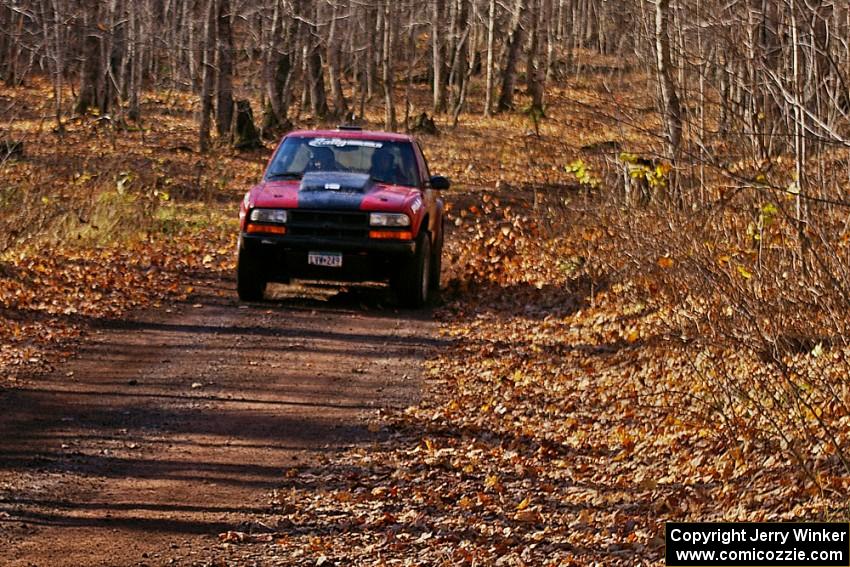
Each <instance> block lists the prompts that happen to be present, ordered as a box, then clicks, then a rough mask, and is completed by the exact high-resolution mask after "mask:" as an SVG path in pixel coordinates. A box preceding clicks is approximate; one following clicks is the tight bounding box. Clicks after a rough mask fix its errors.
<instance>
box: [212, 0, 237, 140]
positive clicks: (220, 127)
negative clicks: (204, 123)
mask: <svg viewBox="0 0 850 567" xmlns="http://www.w3.org/2000/svg"><path fill="white" fill-rule="evenodd" d="M217 4H218V6H217V8H218V11H217V14H216V25H217V28H218V29H217V30H216V51H217V52H218V73H217V76H218V88H217V89H216V91H217V99H218V101H217V102H218V104H216V117H215V125H216V130H217V131H218V136H219V137H220V138H222V139H226V140H230V138H231V129H232V127H233V26H232V25H231V13H230V0H217Z"/></svg>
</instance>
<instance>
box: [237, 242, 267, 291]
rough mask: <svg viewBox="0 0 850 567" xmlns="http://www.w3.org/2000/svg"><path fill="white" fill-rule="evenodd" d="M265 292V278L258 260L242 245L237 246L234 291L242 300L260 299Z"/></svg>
mask: <svg viewBox="0 0 850 567" xmlns="http://www.w3.org/2000/svg"><path fill="white" fill-rule="evenodd" d="M265 292H266V279H265V277H263V274H262V271H261V267H260V262H259V261H258V260H257V258H256V256H255V255H254V254H251V253H250V252H248V251H247V250H245V248H244V247H240V248H239V259H238V261H237V264H236V293H237V294H238V295H239V299H240V300H242V301H262V300H263V295H264V294H265Z"/></svg>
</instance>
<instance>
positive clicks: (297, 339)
mask: <svg viewBox="0 0 850 567" xmlns="http://www.w3.org/2000/svg"><path fill="white" fill-rule="evenodd" d="M232 286H233V283H232V282H230V281H227V282H216V283H213V284H210V285H208V286H205V287H204V288H203V290H202V291H201V292H199V295H198V296H197V297H195V298H194V299H193V303H192V304H180V305H177V306H174V307H173V308H172V309H168V310H166V309H165V308H162V309H160V310H157V311H150V312H146V313H141V314H137V315H135V316H132V317H131V318H129V319H127V320H120V321H105V322H100V323H99V324H98V327H99V328H98V330H97V331H95V332H93V333H92V336H91V337H90V339H89V340H88V341H86V342H85V343H84V344H83V345H82V346H81V348H80V351H79V354H78V355H77V356H76V357H75V358H74V359H73V360H71V361H68V362H67V363H65V364H62V365H60V366H58V367H57V369H56V370H55V371H54V372H53V373H52V374H51V375H48V376H43V377H34V378H32V379H29V380H25V381H21V382H19V383H18V384H17V385H16V386H15V387H14V388H12V389H9V390H6V391H2V392H0V431H2V432H3V435H2V436H0V564H2V565H9V566H24V565H44V566H48V565H49V566H61V565H69V566H70V565H74V566H83V565H160V564H182V565H191V564H198V563H201V562H202V561H203V560H204V558H207V557H209V556H210V554H211V553H212V554H214V548H215V546H216V545H217V541H216V534H217V533H218V532H220V531H222V530H226V529H234V528H235V527H237V526H238V524H239V522H243V521H245V520H246V519H253V520H256V521H262V518H263V517H264V515H267V514H268V512H269V505H268V503H269V493H270V492H271V491H272V490H273V489H274V488H275V487H276V486H277V485H278V484H279V483H280V479H281V478H282V475H283V474H284V472H285V471H286V469H287V468H288V467H294V466H304V465H305V464H307V465H309V464H310V463H311V462H316V463H318V462H320V461H321V460H322V459H326V458H328V457H330V458H332V456H333V453H334V452H335V451H338V450H340V449H343V448H345V447H350V446H352V445H357V444H369V443H373V442H375V441H376V440H378V439H379V435H378V434H375V433H371V432H370V431H369V429H368V427H367V424H366V419H367V418H368V416H369V415H370V414H374V412H376V411H378V409H380V408H383V407H390V406H395V407H398V406H406V405H409V404H411V403H415V402H416V400H417V399H418V396H419V394H420V368H421V366H422V364H421V363H422V360H423V359H424V357H425V356H426V355H427V354H428V352H429V350H430V349H431V348H433V347H434V346H435V345H436V344H437V341H436V339H434V338H433V337H434V332H435V324H434V323H433V322H432V321H431V317H430V315H429V314H428V313H425V312H405V311H401V312H396V311H394V310H392V309H387V308H384V307H383V306H382V304H383V303H384V302H385V301H386V296H387V293H386V290H385V289H383V288H371V287H355V288H350V289H349V290H342V291H339V290H338V289H337V288H322V287H321V286H318V287H310V288H303V289H294V290H292V289H291V288H281V289H282V292H281V293H279V294H278V295H277V296H276V299H275V300H274V301H271V302H268V303H264V304H255V305H249V306H245V305H239V304H237V303H236V302H235V301H234V299H233V298H234V296H235V293H234V292H233V291H232ZM279 291H280V290H279ZM168 311H170V312H168Z"/></svg>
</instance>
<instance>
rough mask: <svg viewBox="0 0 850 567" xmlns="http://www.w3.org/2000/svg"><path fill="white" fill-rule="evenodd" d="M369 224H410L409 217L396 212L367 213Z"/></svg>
mask: <svg viewBox="0 0 850 567" xmlns="http://www.w3.org/2000/svg"><path fill="white" fill-rule="evenodd" d="M369 224H370V225H371V226H410V217H409V216H407V215H404V214H397V213H372V214H370V215H369Z"/></svg>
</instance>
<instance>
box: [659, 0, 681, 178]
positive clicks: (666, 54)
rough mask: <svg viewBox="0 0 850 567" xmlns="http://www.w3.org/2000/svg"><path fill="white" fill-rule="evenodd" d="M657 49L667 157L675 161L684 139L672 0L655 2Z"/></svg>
mask: <svg viewBox="0 0 850 567" xmlns="http://www.w3.org/2000/svg"><path fill="white" fill-rule="evenodd" d="M655 50H656V70H657V72H658V82H659V86H660V88H661V104H662V107H663V112H662V116H663V119H664V128H665V136H666V140H667V157H668V159H670V160H671V161H675V160H676V157H677V155H678V153H679V146H680V144H681V141H682V108H681V105H680V103H679V96H678V94H677V93H676V85H675V83H674V82H673V69H672V63H671V58H670V0H656V2H655Z"/></svg>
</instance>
